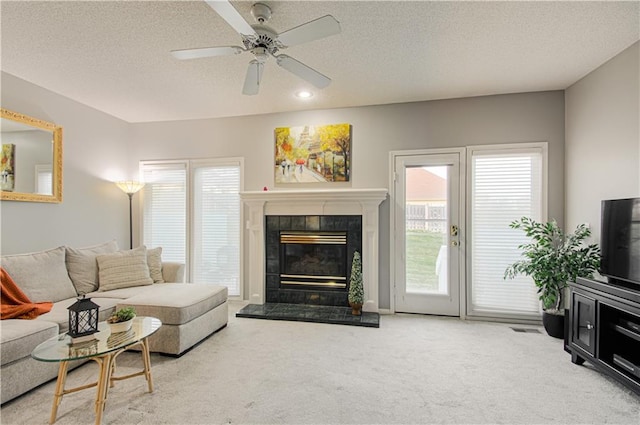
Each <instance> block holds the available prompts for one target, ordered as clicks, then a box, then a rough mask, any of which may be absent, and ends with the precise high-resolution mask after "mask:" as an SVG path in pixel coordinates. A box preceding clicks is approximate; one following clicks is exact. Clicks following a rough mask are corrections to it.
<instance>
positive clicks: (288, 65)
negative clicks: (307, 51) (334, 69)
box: [276, 55, 331, 89]
mask: <svg viewBox="0 0 640 425" xmlns="http://www.w3.org/2000/svg"><path fill="white" fill-rule="evenodd" d="M276 61H277V63H278V65H279V66H281V67H283V68H284V69H286V70H287V71H289V72H291V73H292V74H295V75H297V76H298V77H300V78H302V79H303V80H305V81H308V82H310V83H311V84H313V85H314V86H316V87H317V88H319V89H323V88H325V87H327V86H328V85H329V84H331V78H329V77H327V76H325V75H322V74H320V73H319V72H318V71H316V70H315V69H313V68H309V67H308V66H307V65H305V64H303V63H302V62H299V61H297V60H295V59H294V58H292V57H291V56H287V55H279V56H276Z"/></svg>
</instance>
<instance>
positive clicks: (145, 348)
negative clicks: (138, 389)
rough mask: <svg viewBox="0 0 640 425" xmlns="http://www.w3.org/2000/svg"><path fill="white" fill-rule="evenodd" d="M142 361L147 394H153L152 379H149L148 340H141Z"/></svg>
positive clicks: (149, 356) (149, 357) (149, 358)
mask: <svg viewBox="0 0 640 425" xmlns="http://www.w3.org/2000/svg"><path fill="white" fill-rule="evenodd" d="M142 361H143V362H144V377H145V378H146V379H147V384H148V385H149V392H150V393H152V392H153V378H152V377H151V355H150V354H149V338H145V339H143V340H142Z"/></svg>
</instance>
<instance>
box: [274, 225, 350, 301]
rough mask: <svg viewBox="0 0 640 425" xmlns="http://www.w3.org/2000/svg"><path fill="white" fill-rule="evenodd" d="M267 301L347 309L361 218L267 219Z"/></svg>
mask: <svg viewBox="0 0 640 425" xmlns="http://www.w3.org/2000/svg"><path fill="white" fill-rule="evenodd" d="M265 233H266V241H265V242H266V250H265V257H266V265H267V267H266V276H265V277H266V286H267V287H266V301H267V302H270V303H287V304H315V305H331V306H347V305H348V301H347V296H348V290H349V278H350V275H351V262H352V260H353V253H354V252H356V251H360V252H362V217H361V216H359V215H352V216H342V215H323V216H317V215H316V216H267V217H266V232H265Z"/></svg>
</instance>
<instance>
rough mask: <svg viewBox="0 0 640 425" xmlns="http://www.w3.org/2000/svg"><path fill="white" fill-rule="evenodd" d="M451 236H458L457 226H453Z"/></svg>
mask: <svg viewBox="0 0 640 425" xmlns="http://www.w3.org/2000/svg"><path fill="white" fill-rule="evenodd" d="M451 236H458V226H456V225H455V224H453V225H451Z"/></svg>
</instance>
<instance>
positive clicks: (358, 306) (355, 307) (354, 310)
mask: <svg viewBox="0 0 640 425" xmlns="http://www.w3.org/2000/svg"><path fill="white" fill-rule="evenodd" d="M349 305H350V306H351V314H353V315H354V316H360V315H362V303H352V302H351V301H349Z"/></svg>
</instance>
